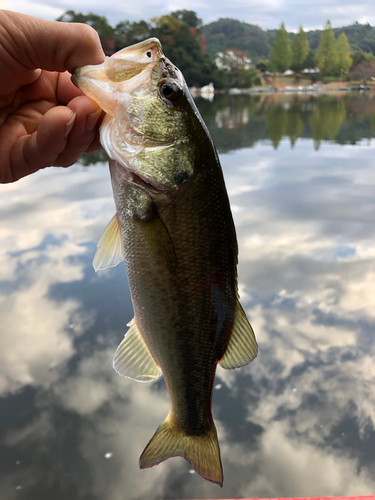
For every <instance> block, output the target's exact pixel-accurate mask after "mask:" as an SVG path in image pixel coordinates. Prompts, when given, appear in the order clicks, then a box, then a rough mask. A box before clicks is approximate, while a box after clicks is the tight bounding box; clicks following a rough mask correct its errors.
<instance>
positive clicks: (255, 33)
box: [201, 19, 375, 61]
mask: <svg viewBox="0 0 375 500" xmlns="http://www.w3.org/2000/svg"><path fill="white" fill-rule="evenodd" d="M201 29H202V33H203V34H204V36H205V37H206V39H207V52H208V53H209V54H210V55H211V56H212V57H213V56H214V55H215V54H216V53H217V52H221V51H223V50H224V49H229V48H233V47H236V48H237V49H240V50H243V51H247V53H248V54H249V56H250V57H251V59H252V60H253V61H258V60H259V59H269V55H270V52H271V49H272V44H273V41H274V39H275V37H276V33H277V30H266V31H264V30H262V28H260V27H259V26H255V25H254V24H248V23H244V22H241V21H238V20H237V19H219V20H218V21H215V22H213V23H210V24H206V25H204V26H202V28H201ZM322 31H323V30H314V31H307V32H306V33H307V38H308V40H309V44H310V49H312V50H314V51H315V50H316V49H317V48H318V44H319V37H320V35H321V33H322ZM333 31H334V33H335V37H336V38H337V37H338V36H339V35H340V34H341V33H345V34H346V36H347V37H348V40H349V43H350V46H351V48H352V49H353V50H361V51H363V52H371V53H372V54H374V55H375V27H372V26H370V25H369V24H359V23H354V24H352V25H350V26H344V27H342V28H334V29H333ZM289 36H290V39H291V40H293V38H294V33H289Z"/></svg>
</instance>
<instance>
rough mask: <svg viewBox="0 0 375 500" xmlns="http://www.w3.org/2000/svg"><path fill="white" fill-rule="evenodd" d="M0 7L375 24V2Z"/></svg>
mask: <svg viewBox="0 0 375 500" xmlns="http://www.w3.org/2000/svg"><path fill="white" fill-rule="evenodd" d="M0 7H1V8H8V9H10V10H14V11H17V12H23V13H25V14H30V15H33V16H36V17H41V18H44V19H50V20H53V19H56V17H58V16H59V15H61V14H62V13H63V12H64V11H65V10H69V9H73V10H75V11H76V12H83V13H88V12H90V11H92V12H95V13H96V14H100V15H104V16H106V17H107V19H108V20H109V22H110V23H111V24H112V25H113V26H114V25H116V24H117V23H118V22H119V21H123V20H126V19H128V20H130V21H138V20H140V19H145V20H148V19H150V18H151V17H154V16H160V15H162V14H168V13H169V12H171V11H173V10H177V9H188V10H194V11H196V12H197V13H198V16H199V17H200V18H202V19H203V21H204V23H209V22H211V21H215V20H217V19H219V18H220V17H231V18H234V19H240V20H243V21H246V22H248V23H252V24H257V25H259V26H261V27H262V28H263V29H273V28H278V27H279V26H280V23H281V21H284V22H285V25H286V28H287V30H288V31H296V30H298V28H299V26H300V24H302V25H303V27H304V29H305V30H308V29H320V28H322V27H323V25H324V23H325V22H326V20H327V19H330V20H331V22H332V26H333V27H339V26H345V25H348V24H351V23H353V22H354V21H358V22H360V23H367V22H368V23H370V24H371V25H373V26H374V25H375V8H374V2H373V0H358V1H357V2H353V1H352V0H331V1H329V2H327V1H326V0H315V1H310V2H306V1H305V0H261V1H259V0H246V1H245V0H231V1H230V2H228V0H215V2H213V1H212V0H180V1H178V0H167V1H161V0H139V1H136V2H134V1H124V0H112V1H111V2H110V3H109V2H103V1H102V0H90V2H87V1H86V0H74V1H73V0H39V1H34V0H0Z"/></svg>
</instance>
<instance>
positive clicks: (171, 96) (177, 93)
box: [160, 81, 182, 102]
mask: <svg viewBox="0 0 375 500" xmlns="http://www.w3.org/2000/svg"><path fill="white" fill-rule="evenodd" d="M160 92H161V94H162V96H163V97H165V98H166V99H168V101H170V102H176V101H177V99H179V97H181V95H182V90H181V89H180V87H179V86H178V85H176V84H175V83H174V82H168V81H167V82H164V83H162V84H161V85H160Z"/></svg>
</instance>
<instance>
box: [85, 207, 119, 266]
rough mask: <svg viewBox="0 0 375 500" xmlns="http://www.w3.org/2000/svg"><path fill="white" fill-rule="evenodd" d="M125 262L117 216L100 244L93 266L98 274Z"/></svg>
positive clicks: (107, 228)
mask: <svg viewBox="0 0 375 500" xmlns="http://www.w3.org/2000/svg"><path fill="white" fill-rule="evenodd" d="M123 260H124V256H123V253H122V239H121V228H120V223H119V220H118V217H117V214H115V215H114V216H113V217H112V219H111V220H110V222H109V224H108V226H107V227H106V228H105V230H104V233H103V234H102V236H101V238H100V240H99V242H98V249H97V250H96V254H95V257H94V260H93V262H92V265H93V266H94V269H95V272H96V271H101V270H103V269H107V268H108V267H115V266H117V264H119V263H120V262H121V261H123Z"/></svg>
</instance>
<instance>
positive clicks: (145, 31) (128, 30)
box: [114, 21, 150, 50]
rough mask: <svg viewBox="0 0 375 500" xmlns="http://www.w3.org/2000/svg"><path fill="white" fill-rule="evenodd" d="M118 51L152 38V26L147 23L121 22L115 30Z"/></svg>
mask: <svg viewBox="0 0 375 500" xmlns="http://www.w3.org/2000/svg"><path fill="white" fill-rule="evenodd" d="M114 34H115V44H116V50H120V49H122V48H123V47H128V46H129V45H133V44H134V43H138V42H141V41H142V40H146V39H147V38H149V37H150V26H149V25H148V24H147V23H146V21H139V22H133V23H131V22H130V21H121V22H120V23H118V24H117V26H116V27H115V30H114Z"/></svg>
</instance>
